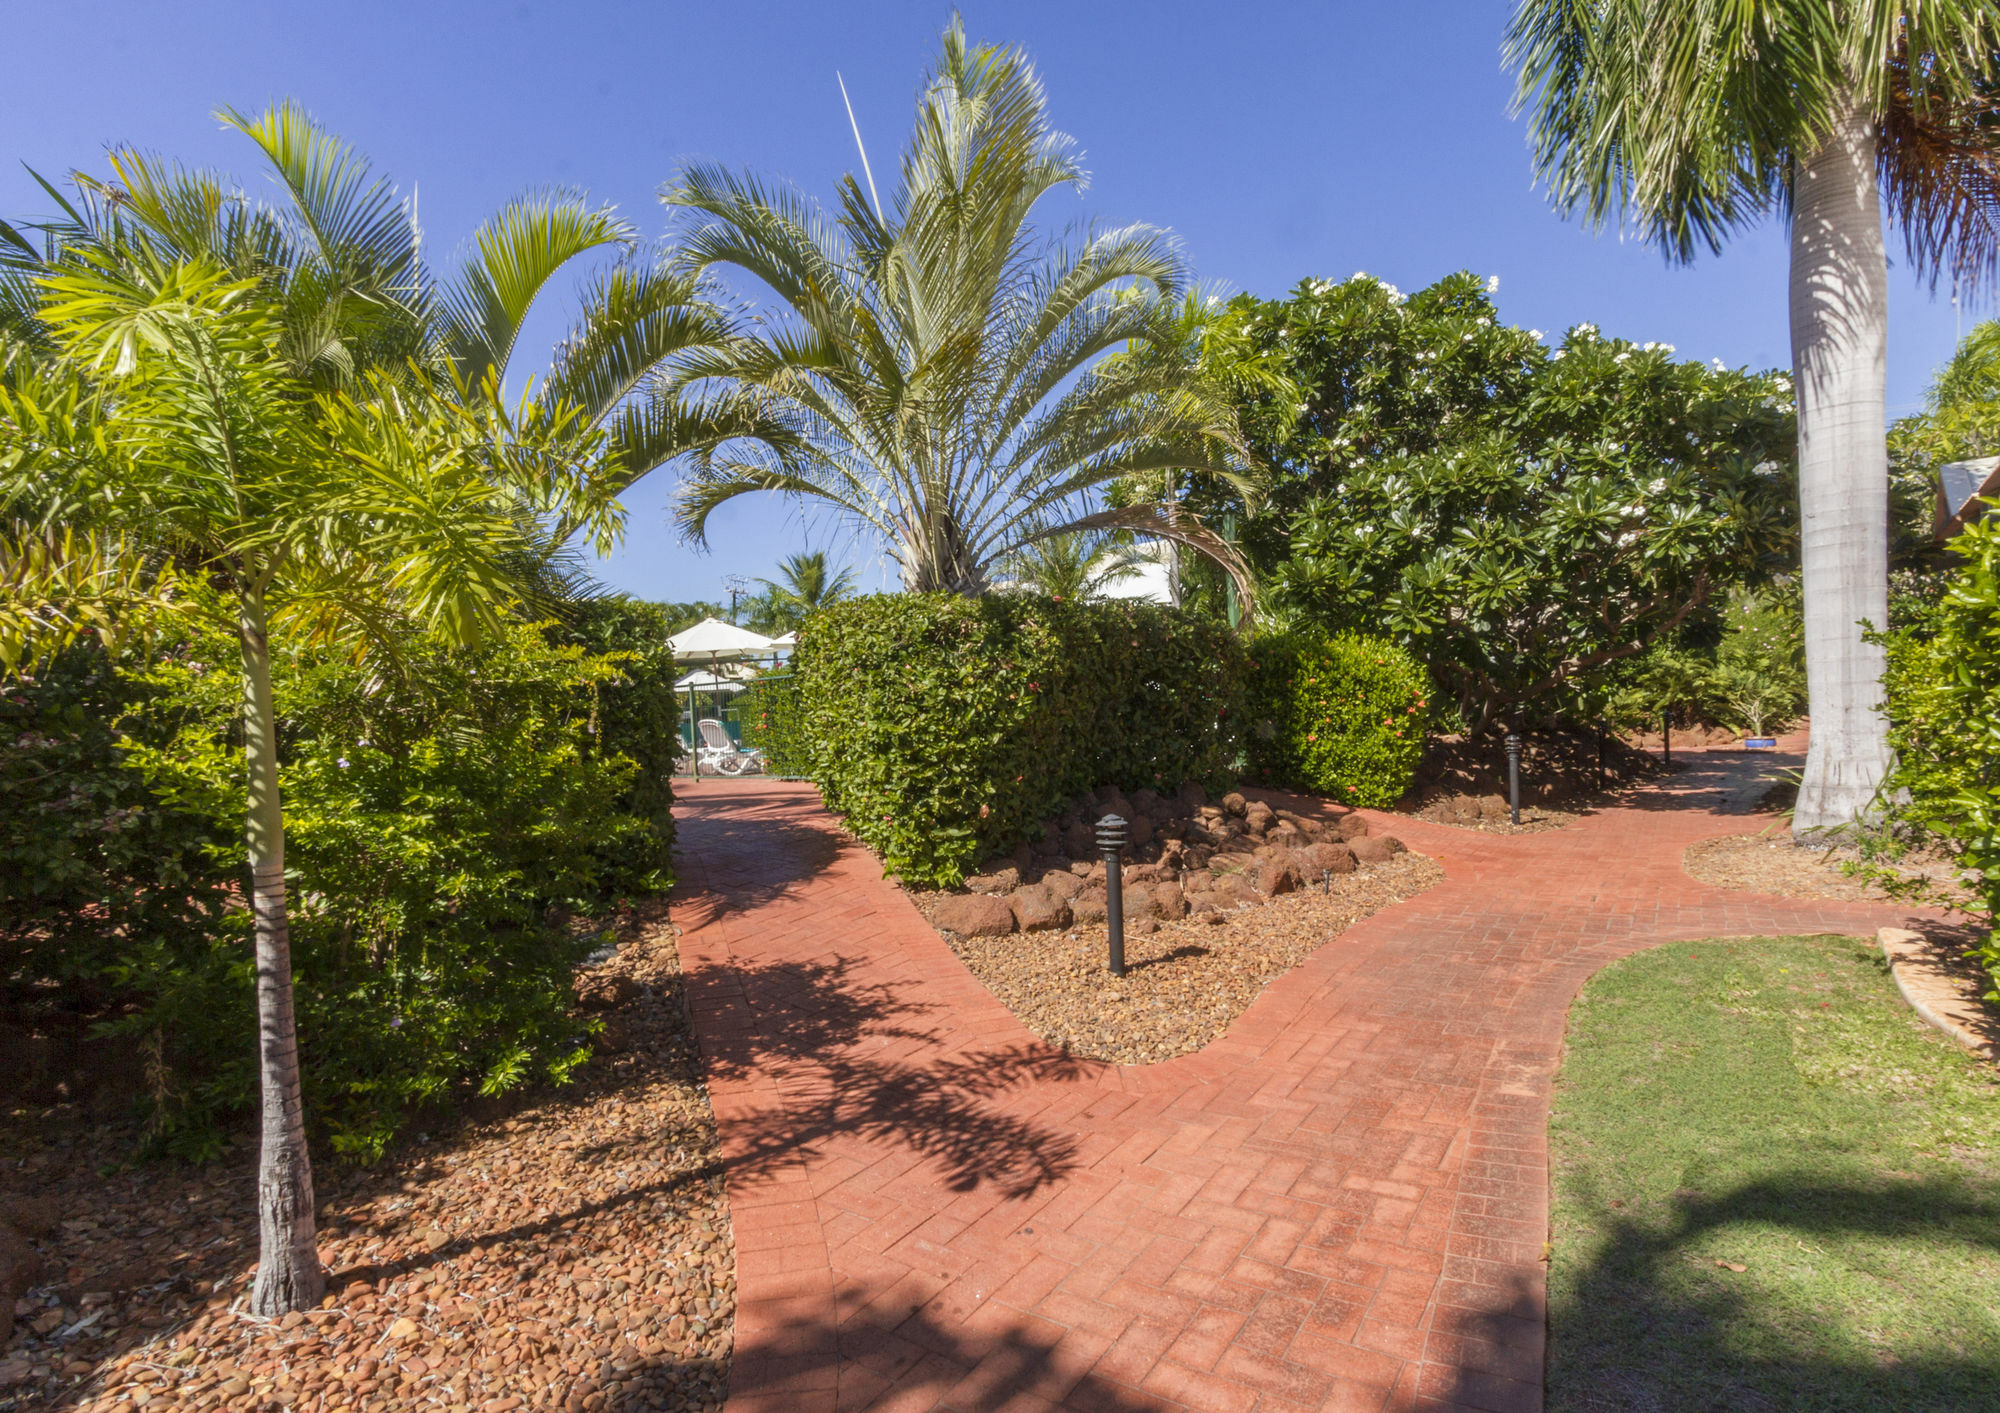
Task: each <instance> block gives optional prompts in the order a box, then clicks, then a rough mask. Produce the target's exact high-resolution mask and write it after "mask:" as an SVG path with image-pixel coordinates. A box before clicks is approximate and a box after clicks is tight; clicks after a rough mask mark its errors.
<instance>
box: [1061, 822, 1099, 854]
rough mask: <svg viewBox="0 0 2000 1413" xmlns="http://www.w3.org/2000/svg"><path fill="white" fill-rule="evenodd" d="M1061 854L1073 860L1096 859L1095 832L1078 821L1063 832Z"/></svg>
mask: <svg viewBox="0 0 2000 1413" xmlns="http://www.w3.org/2000/svg"><path fill="white" fill-rule="evenodd" d="M1063 852H1064V853H1066V854H1068V855H1069V856H1070V857H1071V858H1073V859H1090V858H1094V857H1096V855H1097V831H1095V830H1094V829H1092V828H1091V827H1090V826H1089V825H1087V824H1085V823H1084V822H1083V821H1082V820H1078V821H1077V822H1076V823H1074V824H1072V825H1070V826H1069V828H1067V829H1065V830H1064V831H1063Z"/></svg>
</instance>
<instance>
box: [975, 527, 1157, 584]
mask: <svg viewBox="0 0 2000 1413" xmlns="http://www.w3.org/2000/svg"><path fill="white" fill-rule="evenodd" d="M1142 557H1143V553H1142V552H1139V551H1136V550H1135V549H1134V547H1133V545H1132V544H1131V542H1130V540H1129V538H1128V537H1127V536H1125V535H1123V534H1122V533H1121V532H1119V531H1116V530H1066V531H1064V532H1063V533H1062V534H1060V535H1050V536H1047V537H1046V538H1044V539H1040V540H1037V541H1035V542H1034V543H1033V544H1029V545H1023V546H1022V547H1021V548H1020V549H1018V550H1016V551H1015V552H1014V553H1013V554H1012V555H1011V556H1009V557H1008V559H1007V563H1006V566H1005V568H1006V573H1007V578H1008V579H1009V580H1010V581H1011V582H1012V584H1013V585H1014V586H1015V587H1016V588H1021V589H1027V590H1030V591H1032V592H1034V593H1037V594H1045V595H1047V596H1048V597H1049V598H1052V599H1071V600H1076V599H1094V598H1101V597H1102V596H1103V594H1104V591H1105V590H1106V589H1108V588H1109V587H1111V585H1113V584H1116V583H1118V582H1120V581H1121V580H1124V579H1129V578H1131V577H1132V576H1133V575H1134V574H1135V573H1137V572H1138V569H1137V565H1138V563H1139V562H1140V560H1141V558H1142Z"/></svg>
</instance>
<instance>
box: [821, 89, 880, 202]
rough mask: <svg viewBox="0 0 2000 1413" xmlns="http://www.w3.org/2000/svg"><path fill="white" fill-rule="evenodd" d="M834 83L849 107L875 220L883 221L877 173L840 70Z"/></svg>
mask: <svg viewBox="0 0 2000 1413" xmlns="http://www.w3.org/2000/svg"><path fill="white" fill-rule="evenodd" d="M833 81H834V82H835V83H837V84H839V85H840V101H841V102H842V103H844V104H846V105H847V125H848V126H849V127H851V128H853V129H854V147H855V150H856V151H858V152H859V153H860V154H861V174H862V175H863V176H865V177H867V178H868V199H869V200H870V201H872V202H874V203H875V219H876V220H878V221H879V220H881V219H882V198H881V197H880V196H878V195H877V194H876V192H875V173H874V171H873V169H871V168H870V167H869V165H868V149H867V148H866V147H864V146H863V145H862V142H861V124H860V123H858V122H856V121H855V120H854V100H853V99H851V98H849V97H848V96H847V80H846V79H844V78H842V77H841V76H840V70H839V69H835V70H834V71H833Z"/></svg>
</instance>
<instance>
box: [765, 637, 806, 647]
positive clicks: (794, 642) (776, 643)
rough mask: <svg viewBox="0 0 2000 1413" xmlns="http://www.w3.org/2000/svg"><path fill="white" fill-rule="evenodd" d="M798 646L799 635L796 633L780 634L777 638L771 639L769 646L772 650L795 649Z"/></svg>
mask: <svg viewBox="0 0 2000 1413" xmlns="http://www.w3.org/2000/svg"><path fill="white" fill-rule="evenodd" d="M798 645H799V635H798V634H797V633H780V634H779V635H778V636H777V637H775V638H773V639H771V646H772V647H774V648H795V647H797V646H798Z"/></svg>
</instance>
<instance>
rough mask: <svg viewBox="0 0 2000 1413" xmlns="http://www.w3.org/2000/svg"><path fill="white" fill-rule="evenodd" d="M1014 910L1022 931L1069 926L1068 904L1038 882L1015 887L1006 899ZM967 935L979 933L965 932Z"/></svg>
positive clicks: (1039, 930) (973, 935)
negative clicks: (1023, 886) (1024, 886)
mask: <svg viewBox="0 0 2000 1413" xmlns="http://www.w3.org/2000/svg"><path fill="white" fill-rule="evenodd" d="M1007 902H1008V905H1009V906H1010V907H1012V908H1013V910H1014V925H1015V926H1017V927H1019V928H1020V929H1021V931H1023V932H1052V931H1055V930H1057V929H1059V928H1064V927H1068V926H1069V916H1070V914H1069V904H1068V903H1067V902H1066V901H1064V900H1063V899H1061V898H1058V897H1057V896H1056V895H1055V894H1053V893H1051V892H1050V891H1049V890H1048V889H1046V888H1044V887H1042V886H1041V885H1040V884H1039V883H1031V884H1029V885H1028V886H1027V887H1026V888H1017V889H1015V890H1014V892H1013V894H1012V896H1010V897H1009V898H1008V899H1007ZM965 935H966V936H968V937H976V936H981V935H983V934H980V933H966V934H965Z"/></svg>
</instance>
